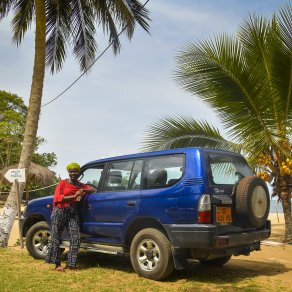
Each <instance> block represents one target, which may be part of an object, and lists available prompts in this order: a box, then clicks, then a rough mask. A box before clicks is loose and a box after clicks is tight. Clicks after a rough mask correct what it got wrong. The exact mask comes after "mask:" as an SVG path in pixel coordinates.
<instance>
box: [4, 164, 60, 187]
mask: <svg viewBox="0 0 292 292" xmlns="http://www.w3.org/2000/svg"><path fill="white" fill-rule="evenodd" d="M15 168H18V165H17V164H15V165H10V166H7V167H5V168H3V169H1V170H0V181H2V180H3V179H4V175H5V173H6V172H7V171H8V170H9V169H15ZM55 174H56V173H55V172H54V171H52V170H49V169H48V168H47V167H44V166H41V165H38V164H36V163H33V162H32V163H31V164H30V168H29V171H28V176H27V181H34V182H36V183H38V184H42V185H48V184H50V183H51V181H52V179H53V177H54V176H55Z"/></svg>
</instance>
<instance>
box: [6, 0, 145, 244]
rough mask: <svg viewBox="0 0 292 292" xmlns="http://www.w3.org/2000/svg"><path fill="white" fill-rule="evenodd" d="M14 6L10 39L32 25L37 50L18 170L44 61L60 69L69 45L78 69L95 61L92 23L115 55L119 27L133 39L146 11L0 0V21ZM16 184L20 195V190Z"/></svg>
mask: <svg viewBox="0 0 292 292" xmlns="http://www.w3.org/2000/svg"><path fill="white" fill-rule="evenodd" d="M11 10H13V13H14V17H13V19H12V25H13V40H14V41H15V42H16V44H17V45H20V43H21V41H22V39H23V37H24V34H25V33H26V31H27V30H28V29H29V28H30V27H31V24H32V23H33V24H35V53H34V67H33V76H32V84H31V91H30V99H29V107H28V113H27V119H26V125H25V132H24V139H23V143H22V151H21V156H20V160H19V168H25V169H29V166H30V163H31V160H32V155H33V151H34V147H35V143H36V137H37V129H38V122H39V115H40V110H41V100H42V92H43V83H44V77H45V65H46V63H47V65H48V66H49V67H50V69H51V73H53V72H55V71H58V70H61V69H62V66H63V63H64V60H65V58H66V54H67V46H68V45H72V46H73V53H74V55H75V56H76V58H77V60H78V62H79V64H80V68H81V70H83V71H84V70H86V69H87V68H88V67H89V66H90V65H91V64H92V62H93V61H94V59H95V52H96V50H97V44H96V41H95V39H94V37H95V33H96V27H98V28H100V29H101V30H102V32H103V33H104V34H106V35H109V42H112V43H113V45H112V47H113V50H114V52H115V53H117V52H119V50H120V41H119V34H118V30H119V29H120V28H122V29H123V33H124V34H125V35H126V37H127V38H129V39H131V38H132V36H133V34H134V30H135V25H136V23H138V24H139V25H140V26H141V27H142V28H143V29H145V30H146V31H148V29H149V26H148V20H149V18H148V11H147V10H146V9H145V8H144V7H143V6H142V5H141V3H140V1H138V0H115V1H112V0H103V1H100V0H87V1H81V0H75V1H71V0H56V1H49V0H27V1H24V0H1V1H0V20H1V19H2V18H4V17H6V16H7V15H8V13H9V12H10V11H11ZM23 187H24V186H23V184H20V188H21V189H20V194H22V192H23ZM16 202H17V199H16V191H15V186H13V187H12V189H11V192H10V194H9V196H8V198H7V201H6V204H5V207H4V209H3V211H2V214H1V216H0V247H5V246H7V243H8V238H9V235H10V232H11V229H12V224H13V221H14V219H15V216H16V213H17V208H16Z"/></svg>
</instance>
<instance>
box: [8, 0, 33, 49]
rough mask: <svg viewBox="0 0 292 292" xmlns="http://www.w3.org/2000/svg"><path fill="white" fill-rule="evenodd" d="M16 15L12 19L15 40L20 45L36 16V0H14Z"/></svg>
mask: <svg viewBox="0 0 292 292" xmlns="http://www.w3.org/2000/svg"><path fill="white" fill-rule="evenodd" d="M14 2H15V4H14V10H15V15H14V17H13V19H12V26H13V38H12V39H13V41H14V42H16V44H17V45H20V43H21V41H22V39H23V36H24V34H25V33H26V31H27V30H28V29H29V28H30V25H31V22H32V20H33V16H34V10H35V7H34V0H19V1H14Z"/></svg>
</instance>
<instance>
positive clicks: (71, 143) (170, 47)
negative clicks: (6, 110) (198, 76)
mask: <svg viewBox="0 0 292 292" xmlns="http://www.w3.org/2000/svg"><path fill="white" fill-rule="evenodd" d="M142 2H143V1H142ZM285 2H286V1H284V0H245V1H240V0H208V1H206V0H176V1H175V0H150V2H149V3H148V4H147V8H148V9H149V10H150V13H151V19H152V22H151V23H150V26H151V27H150V35H149V34H147V33H145V32H144V31H143V30H141V29H140V28H137V30H136V32H135V35H134V38H133V39H132V41H131V42H129V41H128V40H126V39H125V38H123V37H122V38H121V42H122V50H121V53H120V54H119V55H117V56H114V55H113V54H112V51H111V50H109V51H108V52H107V53H106V54H105V55H104V56H103V57H102V58H101V59H100V60H99V61H98V62H97V63H96V64H95V65H94V67H93V68H92V69H91V71H90V72H89V74H87V75H86V76H84V77H83V78H81V80H80V81H79V82H78V83H77V84H76V85H74V87H73V88H71V89H70V90H69V91H68V92H66V93H65V94H64V95H63V96H61V97H60V98H59V99H57V100H56V101H55V102H53V103H51V104H49V105H48V106H45V107H43V108H42V112H41V118H40V123H39V131H38V135H39V136H41V137H44V138H45V139H46V141H47V142H46V143H45V144H44V145H43V146H42V147H41V148H40V152H55V153H56V154H57V157H58V165H57V166H56V167H55V168H53V170H54V171H56V173H57V174H58V175H61V177H62V178H64V177H66V170H65V166H66V165H67V164H68V163H69V162H71V161H77V162H79V163H80V164H84V163H86V162H88V161H91V160H96V159H98V158H101V157H108V156H115V155H121V154H129V153H135V152H138V151H139V148H140V146H141V141H142V137H143V134H144V133H145V130H146V128H147V127H148V126H149V124H151V123H152V122H154V121H156V120H157V119H158V118H160V117H162V116H165V115H177V114H184V115H190V116H193V117H195V118H197V119H206V120H208V121H209V122H211V123H213V125H215V126H216V127H218V128H219V129H220V130H221V131H222V130H223V129H222V128H221V126H220V122H219V120H218V119H217V118H216V115H215V113H214V112H213V111H212V109H210V108H209V107H208V106H207V105H206V104H204V103H202V102H201V101H200V99H199V98H198V97H197V96H193V95H190V94H189V93H188V92H185V91H183V90H182V89H180V88H179V87H178V86H177V85H176V83H175V81H174V80H173V78H172V75H173V72H174V70H175V56H176V55H177V54H178V52H179V50H180V48H182V46H183V45H184V44H185V43H188V42H195V41H199V40H202V39H205V38H210V37H212V36H214V35H216V34H220V33H222V32H228V33H230V34H234V33H235V32H236V29H237V28H238V25H239V24H240V23H241V21H242V19H243V18H244V17H246V16H247V15H248V13H252V14H253V13H256V14H261V15H265V16H268V17H269V16H271V14H272V12H273V11H276V10H277V9H278V8H279V7H280V6H281V5H283V4H284V3H285ZM33 33H34V28H32V29H31V31H30V32H28V33H27V34H26V36H25V39H24V41H23V42H22V44H21V46H20V47H19V48H17V47H16V46H15V45H14V44H12V42H11V24H10V19H9V18H7V19H5V20H2V22H1V23H0V90H6V91H9V92H12V93H16V94H17V95H19V96H22V97H23V98H24V101H25V103H26V104H28V98H29V92H30V85H31V76H32V64H33V57H34V56H33V53H34V34H33ZM97 40H98V42H99V49H100V51H99V52H101V51H102V50H103V49H104V48H105V47H106V45H107V42H106V39H105V38H104V37H103V36H102V35H100V34H98V35H97ZM79 74H80V70H79V66H78V63H77V61H76V60H74V57H73V56H68V58H67V60H66V62H65V65H64V68H63V70H62V71H61V72H60V73H57V74H54V75H51V74H50V73H49V71H46V77H45V84H44V91H43V104H44V103H46V102H48V101H50V100H51V99H53V98H54V97H56V96H57V95H58V94H59V93H60V92H61V91H63V90H64V89H65V88H66V87H67V86H68V85H69V84H70V83H71V82H72V81H74V80H75V79H76V78H77V77H78V76H79Z"/></svg>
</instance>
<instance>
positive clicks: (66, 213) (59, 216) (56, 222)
mask: <svg viewBox="0 0 292 292" xmlns="http://www.w3.org/2000/svg"><path fill="white" fill-rule="evenodd" d="M65 228H66V229H67V230H68V233H69V242H70V247H69V253H68V262H67V265H68V266H69V267H75V266H76V261H77V254H78V251H79V246H80V227H79V216H78V211H77V206H76V205H75V204H74V205H71V206H69V207H66V208H54V209H53V212H52V215H51V241H50V243H49V249H48V255H47V257H46V262H47V263H53V264H56V265H60V264H61V252H60V248H59V246H60V241H61V235H62V233H63V231H64V230H65Z"/></svg>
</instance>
